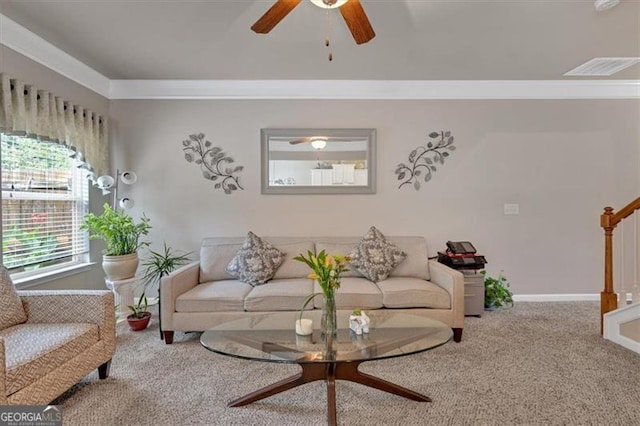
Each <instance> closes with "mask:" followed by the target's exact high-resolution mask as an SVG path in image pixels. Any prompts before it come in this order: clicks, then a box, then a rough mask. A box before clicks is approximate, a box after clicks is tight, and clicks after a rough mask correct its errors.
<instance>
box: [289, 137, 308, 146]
mask: <svg viewBox="0 0 640 426" xmlns="http://www.w3.org/2000/svg"><path fill="white" fill-rule="evenodd" d="M308 142H311V138H300V139H294V140H292V141H289V143H290V144H291V145H297V144H299V143H308Z"/></svg>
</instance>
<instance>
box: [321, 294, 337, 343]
mask: <svg viewBox="0 0 640 426" xmlns="http://www.w3.org/2000/svg"><path fill="white" fill-rule="evenodd" d="M320 326H321V327H322V334H323V335H324V336H331V337H335V336H337V334H338V320H337V315H336V298H335V294H334V292H333V290H330V291H328V292H327V293H325V294H324V306H323V307H322V321H321V323H320Z"/></svg>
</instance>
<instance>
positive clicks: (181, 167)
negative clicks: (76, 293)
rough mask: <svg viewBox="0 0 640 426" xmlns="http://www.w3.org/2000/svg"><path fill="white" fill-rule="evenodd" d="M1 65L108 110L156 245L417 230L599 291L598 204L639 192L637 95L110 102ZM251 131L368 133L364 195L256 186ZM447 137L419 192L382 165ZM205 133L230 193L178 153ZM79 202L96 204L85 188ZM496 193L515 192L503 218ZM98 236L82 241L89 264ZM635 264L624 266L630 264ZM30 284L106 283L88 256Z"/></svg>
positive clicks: (544, 282)
mask: <svg viewBox="0 0 640 426" xmlns="http://www.w3.org/2000/svg"><path fill="white" fill-rule="evenodd" d="M0 49H1V50H0V59H1V60H0V71H3V72H7V73H9V74H11V75H15V76H18V77H20V78H21V79H23V80H24V81H28V82H31V83H34V84H37V85H39V86H42V87H46V88H47V89H49V90H50V91H52V92H55V93H57V94H59V95H61V96H63V97H65V98H66V99H69V100H72V101H74V102H77V103H80V104H82V105H84V106H86V107H88V108H92V109H93V110H95V111H97V112H100V113H103V114H104V113H107V112H109V114H110V116H111V140H112V159H113V160H112V168H113V169H114V170H115V168H119V169H120V170H123V169H131V170H134V171H136V172H137V173H138V176H139V180H138V183H136V184H135V185H134V186H131V187H126V186H122V188H121V194H122V195H124V194H127V195H130V196H132V197H133V198H134V199H135V201H136V208H135V209H134V210H133V214H134V215H139V214H141V213H142V212H144V213H145V214H146V215H147V216H149V217H150V218H151V221H152V224H153V226H154V228H153V231H152V235H151V237H152V240H153V246H154V247H156V248H158V247H160V245H161V244H162V241H163V240H165V241H166V242H167V243H168V244H169V245H171V246H173V247H174V248H179V249H184V250H193V251H196V252H197V249H198V246H199V243H200V240H201V238H202V237H205V236H225V235H228V236H237V235H244V234H245V233H246V232H247V231H249V230H253V231H254V232H256V233H258V234H259V235H361V234H363V233H364V232H365V231H366V230H367V229H368V227H369V226H371V225H375V226H377V227H378V228H379V229H380V230H382V232H383V233H385V234H387V235H393V234H396V235H414V234H417V235H424V236H426V237H427V238H428V241H429V244H430V254H431V255H435V254H436V252H437V251H438V250H441V249H443V248H444V242H445V241H446V240H448V239H452V240H471V241H472V242H473V243H475V245H476V247H477V248H478V250H479V251H480V252H481V253H483V254H485V255H486V256H487V258H488V259H489V262H490V263H489V264H488V265H487V267H488V270H489V272H490V273H493V274H497V273H498V272H499V271H500V270H501V269H504V270H505V273H506V274H507V276H508V277H509V278H510V280H511V282H512V285H513V289H514V290H515V292H516V293H519V294H554V293H557V294H563V293H597V292H599V291H600V290H601V288H602V275H603V272H602V269H603V268H602V262H603V254H602V252H603V250H602V246H603V237H602V231H601V229H600V227H599V215H600V213H601V212H602V208H603V207H604V206H605V205H612V206H614V207H616V208H619V207H621V206H622V205H624V204H626V203H627V202H629V201H630V200H632V199H634V198H635V197H637V195H638V192H639V189H640V166H639V164H640V149H639V145H640V143H639V140H638V135H639V134H640V124H639V123H640V120H639V117H640V102H639V101H638V100H626V101H591V100H584V101H579V100H576V101H526V100H525V101H111V102H109V101H108V100H107V99H105V98H104V97H102V96H100V95H97V94H95V93H94V92H92V91H91V90H88V89H87V88H85V87H83V86H81V85H78V84H76V83H74V82H72V81H70V80H68V79H67V78H65V77H63V76H60V75H59V74H57V73H55V72H53V71H51V70H49V69H47V68H45V67H43V66H41V65H39V64H37V63H35V62H33V61H31V60H30V59H28V58H25V57H23V56H21V55H19V54H17V53H15V52H13V51H11V50H10V49H7V48H6V47H3V46H0ZM263 127H329V128H333V127H364V128H366V127H373V128H376V129H377V130H378V179H377V188H378V191H377V193H376V194H374V195H333V196H329V195H324V196H303V195H295V196H294V195H290V196H284V195H261V194H260V149H259V135H260V129H261V128H263ZM441 129H445V130H451V131H452V132H453V134H454V135H455V137H456V141H457V142H456V145H457V146H458V149H457V150H456V151H455V152H454V153H453V154H452V155H451V157H450V159H449V160H448V162H447V163H446V164H445V165H444V166H441V167H440V169H439V170H438V171H437V172H436V173H435V175H434V178H433V179H432V180H431V182H429V183H428V184H426V185H423V188H422V190H421V191H419V192H416V191H414V190H413V189H411V188H408V187H405V188H403V189H402V190H398V189H397V181H396V179H395V175H394V173H393V170H394V168H395V166H396V164H397V163H399V162H406V161H407V155H408V153H409V152H410V151H411V150H412V149H413V148H415V147H416V146H418V145H419V144H423V143H425V141H426V135H427V133H428V132H430V131H433V130H441ZM194 132H203V133H205V134H206V135H207V138H208V139H209V140H211V141H212V142H214V144H216V145H218V146H221V147H222V148H223V149H225V151H227V152H228V153H229V154H230V155H232V156H233V157H234V159H235V160H236V163H237V164H241V165H244V166H245V171H244V172H243V173H242V174H241V183H242V184H243V185H244V187H245V190H244V191H238V192H235V193H234V194H233V195H231V196H226V195H224V194H222V193H221V192H219V191H217V190H214V189H213V187H212V185H211V183H210V182H208V181H205V180H204V179H203V178H201V175H200V171H199V170H198V168H197V167H196V166H195V165H194V164H189V163H187V162H186V161H185V160H184V158H183V154H182V149H181V141H182V140H183V139H184V138H186V137H188V135H189V134H191V133H194ZM90 198H91V209H92V210H93V211H99V210H100V209H101V206H102V204H103V203H104V202H105V201H107V199H106V198H104V197H102V196H101V195H100V193H99V192H98V191H95V190H92V191H91V195H90ZM504 203H518V204H520V214H519V215H518V216H505V215H503V212H502V209H503V204H504ZM101 248H102V247H101V244H100V243H99V242H94V243H92V260H93V261H96V262H98V263H99V262H100V250H101ZM631 275H632V274H630V273H627V276H631ZM40 287H42V288H104V282H103V273H102V269H101V268H100V266H99V264H98V265H96V266H94V267H93V268H92V270H91V271H90V272H88V273H82V274H77V275H74V276H73V277H71V278H65V279H63V280H57V281H53V282H50V283H48V284H46V285H43V286H40Z"/></svg>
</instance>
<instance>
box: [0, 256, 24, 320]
mask: <svg viewBox="0 0 640 426" xmlns="http://www.w3.org/2000/svg"><path fill="white" fill-rule="evenodd" d="M26 321H27V314H26V313H25V311H24V307H23V306H22V301H21V300H20V297H19V296H18V293H17V292H16V289H15V287H14V286H13V281H11V276H10V275H9V271H7V268H5V267H4V266H3V267H2V270H1V271H0V330H4V329H5V328H8V327H11V326H14V325H16V324H22V323H23V322H26Z"/></svg>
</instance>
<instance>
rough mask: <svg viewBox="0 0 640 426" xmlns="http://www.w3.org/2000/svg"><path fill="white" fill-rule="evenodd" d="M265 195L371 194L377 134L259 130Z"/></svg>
mask: <svg viewBox="0 0 640 426" xmlns="http://www.w3.org/2000/svg"><path fill="white" fill-rule="evenodd" d="M261 133H262V135H261V136H262V193H263V194H340V193H343V194H364V193H374V192H375V129H262V131H261Z"/></svg>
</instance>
